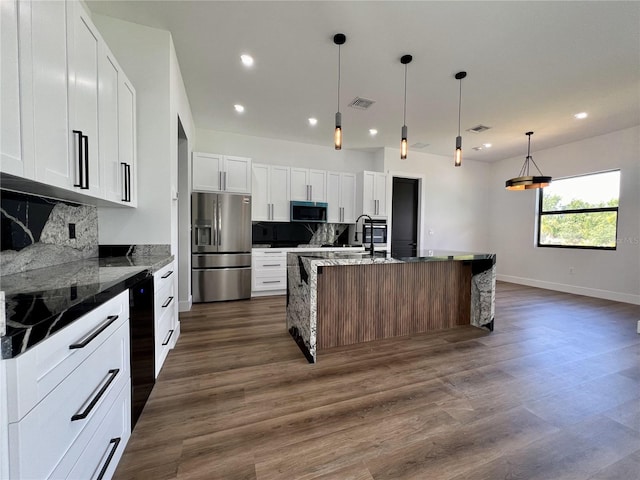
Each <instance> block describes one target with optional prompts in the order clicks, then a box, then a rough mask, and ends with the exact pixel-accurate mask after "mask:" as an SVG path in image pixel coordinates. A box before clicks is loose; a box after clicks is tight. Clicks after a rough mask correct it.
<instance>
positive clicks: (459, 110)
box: [458, 79, 462, 136]
mask: <svg viewBox="0 0 640 480" xmlns="http://www.w3.org/2000/svg"><path fill="white" fill-rule="evenodd" d="M459 82H460V95H458V136H460V115H461V112H462V79H460V80H459Z"/></svg>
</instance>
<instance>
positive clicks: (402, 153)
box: [400, 55, 413, 160]
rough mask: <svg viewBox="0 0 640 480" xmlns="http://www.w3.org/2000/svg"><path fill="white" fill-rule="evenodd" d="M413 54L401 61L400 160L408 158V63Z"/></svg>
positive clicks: (404, 56) (402, 58) (403, 57)
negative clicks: (402, 108) (402, 104)
mask: <svg viewBox="0 0 640 480" xmlns="http://www.w3.org/2000/svg"><path fill="white" fill-rule="evenodd" d="M411 60H413V57H412V56H411V55H403V56H402V57H401V58H400V63H402V64H403V65H404V114H403V117H402V140H401V141H400V160H404V159H405V158H407V153H408V152H409V147H408V145H407V65H408V64H410V63H411Z"/></svg>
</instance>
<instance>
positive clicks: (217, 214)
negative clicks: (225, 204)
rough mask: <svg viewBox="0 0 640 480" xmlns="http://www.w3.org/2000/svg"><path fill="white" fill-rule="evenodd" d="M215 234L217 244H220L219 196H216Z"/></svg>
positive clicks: (220, 216)
mask: <svg viewBox="0 0 640 480" xmlns="http://www.w3.org/2000/svg"><path fill="white" fill-rule="evenodd" d="M216 225H217V226H216V234H217V237H218V243H217V245H218V246H220V244H221V243H222V238H221V237H222V212H221V211H220V198H219V197H218V201H217V202H216Z"/></svg>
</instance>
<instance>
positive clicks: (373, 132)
mask: <svg viewBox="0 0 640 480" xmlns="http://www.w3.org/2000/svg"><path fill="white" fill-rule="evenodd" d="M377 134H378V130H376V129H375V128H370V129H369V135H371V136H372V137H373V136H374V135H377Z"/></svg>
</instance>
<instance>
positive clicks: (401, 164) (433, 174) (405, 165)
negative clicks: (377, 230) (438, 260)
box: [384, 148, 493, 252]
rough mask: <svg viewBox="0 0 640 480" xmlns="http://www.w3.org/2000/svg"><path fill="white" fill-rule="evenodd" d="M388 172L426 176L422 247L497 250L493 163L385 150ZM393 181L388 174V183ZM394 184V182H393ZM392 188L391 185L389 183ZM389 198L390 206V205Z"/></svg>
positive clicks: (422, 206) (423, 191)
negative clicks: (492, 223)
mask: <svg viewBox="0 0 640 480" xmlns="http://www.w3.org/2000/svg"><path fill="white" fill-rule="evenodd" d="M384 171H385V172H388V173H391V174H392V175H395V176H402V174H403V173H406V174H407V176H412V175H416V176H421V177H422V189H421V198H420V205H421V211H420V223H421V229H420V238H419V243H418V245H419V247H420V248H421V249H432V250H457V251H468V252H492V251H493V248H492V246H491V245H490V242H489V225H488V221H487V219H488V216H489V189H488V184H489V178H490V166H489V164H486V163H482V162H476V161H472V160H463V163H462V166H461V167H458V168H456V167H454V166H453V154H452V155H451V157H445V156H441V155H432V154H428V153H421V152H414V151H410V152H409V155H408V156H407V159H406V160H400V150H399V149H394V148H385V149H384ZM390 181H391V180H390V179H389V182H390ZM388 185H390V183H388ZM389 191H390V187H389ZM390 201H391V199H390V198H389V203H388V205H389V206H390V205H391V203H390Z"/></svg>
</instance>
